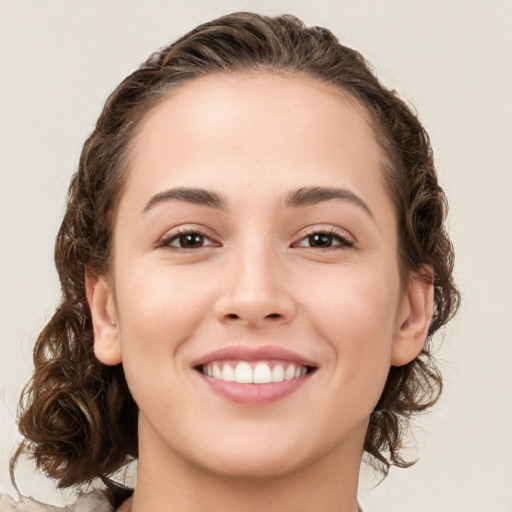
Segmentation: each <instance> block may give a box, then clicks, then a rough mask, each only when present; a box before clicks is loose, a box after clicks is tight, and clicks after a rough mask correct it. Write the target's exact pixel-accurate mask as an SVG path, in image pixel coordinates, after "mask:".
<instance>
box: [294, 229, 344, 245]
mask: <svg viewBox="0 0 512 512" xmlns="http://www.w3.org/2000/svg"><path fill="white" fill-rule="evenodd" d="M353 246H354V242H351V241H350V240H347V239H346V238H345V237H344V236H342V235H340V234H339V233H337V232H336V231H315V232H314V233H311V234H309V235H307V236H306V237H304V238H302V239H301V240H299V241H298V242H297V243H296V244H294V247H309V248H312V249H344V248H347V247H353Z"/></svg>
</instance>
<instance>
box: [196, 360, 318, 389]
mask: <svg viewBox="0 0 512 512" xmlns="http://www.w3.org/2000/svg"><path fill="white" fill-rule="evenodd" d="M202 371H203V373H204V374H205V375H208V376H209V377H213V378H214V379H219V380H223V381H225V382H238V383H240V384H251V383H254V384H268V383H270V382H283V381H285V380H292V379H298V378H300V377H304V375H306V373H307V371H308V370H307V368H306V367H305V366H302V365H295V364H293V363H290V364H288V365H287V366H286V370H285V369H284V366H283V365H281V364H276V365H275V366H274V368H272V369H270V366H269V365H268V363H265V362H259V363H257V364H256V366H255V367H254V369H253V368H252V366H251V365H250V364H249V363H248V362H246V361H240V362H239V363H238V364H237V365H236V367H235V368H233V366H232V365H231V364H230V363H224V364H222V363H220V364H219V363H215V364H208V365H204V366H203V368H202Z"/></svg>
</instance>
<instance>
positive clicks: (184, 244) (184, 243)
mask: <svg viewBox="0 0 512 512" xmlns="http://www.w3.org/2000/svg"><path fill="white" fill-rule="evenodd" d="M211 245H216V244H215V243H214V242H212V240H210V239H209V238H208V237H207V236H206V235H203V234H202V233H199V232H196V231H190V232H188V231H187V232H183V233H178V234H175V235H172V236H171V237H169V238H167V239H166V240H163V241H162V242H161V243H160V244H159V246H160V247H165V246H167V247H172V248H177V249H200V248H201V247H206V246H211Z"/></svg>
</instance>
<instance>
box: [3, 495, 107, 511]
mask: <svg viewBox="0 0 512 512" xmlns="http://www.w3.org/2000/svg"><path fill="white" fill-rule="evenodd" d="M0 512H113V508H112V507H111V506H110V504H109V503H108V501H107V499H106V498H105V494H104V493H103V492H101V491H98V490H94V491H91V492H88V493H83V494H79V496H78V498H77V500H76V501H75V503H73V504H72V505H68V506H65V507H54V506H53V505H47V504H46V503H41V502H40V501H36V500H34V499H32V498H26V497H24V496H22V497H20V499H19V501H16V500H14V499H13V498H12V497H11V496H9V495H7V494H0Z"/></svg>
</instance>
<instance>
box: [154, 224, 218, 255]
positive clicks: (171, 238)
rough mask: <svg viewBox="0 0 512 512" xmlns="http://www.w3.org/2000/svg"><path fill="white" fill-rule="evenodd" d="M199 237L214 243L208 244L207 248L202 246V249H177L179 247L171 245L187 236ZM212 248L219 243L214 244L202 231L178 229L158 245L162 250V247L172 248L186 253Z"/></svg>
mask: <svg viewBox="0 0 512 512" xmlns="http://www.w3.org/2000/svg"><path fill="white" fill-rule="evenodd" d="M191 235H192V236H194V235H196V236H199V237H201V238H202V239H207V240H210V241H211V242H212V243H211V244H208V245H207V246H204V245H202V246H201V247H188V248H187V247H179V246H178V247H177V246H173V245H171V244H172V242H174V241H175V240H179V239H180V238H181V237H185V236H191ZM210 246H218V244H217V242H214V241H213V240H211V238H210V237H209V236H208V235H206V234H205V233H203V232H202V231H199V230H197V229H178V230H177V231H174V232H173V233H171V234H169V235H168V236H165V237H164V238H162V239H161V240H160V241H159V242H158V244H157V248H160V247H170V248H172V249H177V250H180V249H181V250H184V251H197V250H199V249H202V248H203V247H210Z"/></svg>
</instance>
